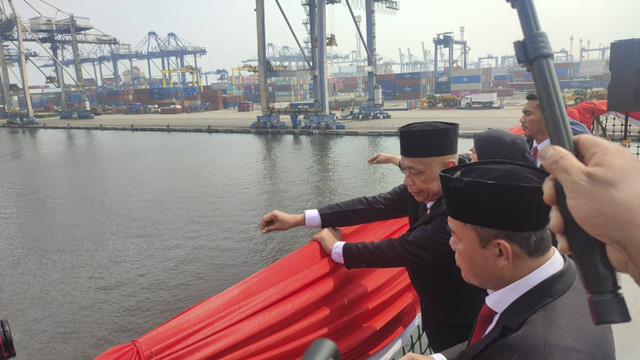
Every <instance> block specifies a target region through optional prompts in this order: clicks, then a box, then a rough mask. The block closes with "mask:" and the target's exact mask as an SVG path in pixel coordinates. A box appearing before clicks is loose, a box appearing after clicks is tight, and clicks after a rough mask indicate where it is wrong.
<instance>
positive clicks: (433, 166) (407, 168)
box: [400, 157, 444, 202]
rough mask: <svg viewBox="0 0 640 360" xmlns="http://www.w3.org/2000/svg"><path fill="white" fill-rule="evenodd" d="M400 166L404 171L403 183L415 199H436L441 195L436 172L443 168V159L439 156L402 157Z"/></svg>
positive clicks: (423, 200)
mask: <svg viewBox="0 0 640 360" xmlns="http://www.w3.org/2000/svg"><path fill="white" fill-rule="evenodd" d="M400 166H401V168H402V170H403V172H404V184H405V185H406V186H407V188H408V189H409V192H410V193H411V195H413V197H414V198H415V199H416V201H421V202H429V201H436V200H438V198H439V197H440V196H442V186H441V185H440V178H439V177H438V173H439V172H440V170H442V169H444V160H443V158H442V157H439V158H407V157H402V158H401V160H400Z"/></svg>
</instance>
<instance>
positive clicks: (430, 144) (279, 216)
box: [260, 122, 486, 351]
mask: <svg viewBox="0 0 640 360" xmlns="http://www.w3.org/2000/svg"><path fill="white" fill-rule="evenodd" d="M398 132H399V136H400V153H401V156H402V157H401V160H400V167H401V168H402V169H403V171H404V173H405V179H404V184H403V185H400V186H397V187H395V188H394V189H392V190H391V191H389V192H386V193H382V194H379V195H376V196H365V197H360V198H355V199H352V200H347V201H344V202H340V203H336V204H331V205H328V206H325V207H322V208H319V209H317V210H307V211H305V213H304V214H287V213H284V212H281V211H278V210H274V211H272V212H270V213H268V214H266V215H265V216H264V217H263V218H262V223H261V225H260V228H261V231H262V233H263V234H266V233H268V232H270V231H274V230H288V229H291V228H293V227H296V226H302V225H304V226H306V227H323V228H325V229H323V230H322V231H320V232H319V233H317V234H316V235H315V236H314V239H315V240H317V241H319V242H320V243H321V244H322V247H323V249H324V250H325V251H326V252H327V253H328V254H331V257H332V259H333V260H334V261H336V262H340V263H344V264H345V266H346V267H347V268H348V269H353V268H371V267H383V268H388V267H405V268H406V269H407V272H408V273H409V277H410V278H411V283H412V285H413V287H414V288H415V289H416V292H417V293H418V295H419V296H420V305H421V309H422V323H423V326H424V329H425V332H426V334H427V338H428V339H429V344H430V346H431V348H432V349H433V350H434V351H440V350H443V349H446V348H448V347H450V346H453V345H455V344H458V343H460V342H462V341H464V340H466V339H467V337H468V335H469V333H470V332H471V329H472V327H473V324H474V321H475V317H476V315H477V313H478V311H479V310H480V307H481V306H482V302H483V299H484V296H485V295H486V292H485V291H484V290H482V289H479V288H477V287H475V286H472V285H470V284H467V283H466V282H465V281H464V280H463V279H462V277H461V275H460V270H459V269H458V267H457V266H456V263H455V259H454V253H453V251H452V250H451V247H450V246H449V238H450V236H451V235H450V233H449V230H448V229H447V216H448V213H447V208H446V206H445V204H444V201H443V198H442V187H441V186H440V180H439V178H438V173H439V172H440V170H443V169H445V168H448V167H451V166H455V165H456V163H457V152H458V124H453V123H445V122H419V123H412V124H408V125H405V126H402V127H401V128H399V131H398ZM404 216H408V217H409V224H410V225H411V227H410V228H409V230H408V231H407V232H406V233H405V234H403V235H401V236H400V237H398V238H389V239H384V240H381V241H372V242H362V243H345V242H342V241H340V240H341V237H340V233H339V232H338V231H336V230H334V229H332V228H333V227H338V226H349V225H356V224H362V223H369V222H374V221H379V220H385V219H393V218H400V217H404Z"/></svg>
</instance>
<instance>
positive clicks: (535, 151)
mask: <svg viewBox="0 0 640 360" xmlns="http://www.w3.org/2000/svg"><path fill="white" fill-rule="evenodd" d="M531 156H533V161H535V162H538V147H537V146H534V147H533V149H531Z"/></svg>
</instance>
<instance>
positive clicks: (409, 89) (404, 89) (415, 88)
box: [396, 85, 420, 94]
mask: <svg viewBox="0 0 640 360" xmlns="http://www.w3.org/2000/svg"><path fill="white" fill-rule="evenodd" d="M413 92H417V93H419V92H420V85H407V86H398V87H396V94H398V93H413Z"/></svg>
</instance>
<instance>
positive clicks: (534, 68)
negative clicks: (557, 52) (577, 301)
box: [506, 0, 631, 325]
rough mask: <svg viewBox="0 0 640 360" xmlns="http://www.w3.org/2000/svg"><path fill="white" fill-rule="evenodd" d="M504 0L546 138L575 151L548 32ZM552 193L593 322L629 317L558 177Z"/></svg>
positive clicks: (598, 247) (524, 3) (525, 1)
mask: <svg viewBox="0 0 640 360" xmlns="http://www.w3.org/2000/svg"><path fill="white" fill-rule="evenodd" d="M506 1H507V2H508V3H511V7H513V8H515V9H516V10H517V12H518V17H519V18H520V25H521V26H522V32H523V34H524V40H522V41H516V42H515V43H514V46H515V50H516V58H517V59H518V63H520V64H522V65H524V66H525V67H526V68H527V70H528V71H530V72H531V73H532V75H533V81H534V82H535V85H536V91H537V94H538V99H540V106H541V108H542V114H543V116H544V122H545V124H546V126H547V130H548V131H549V138H550V140H551V143H552V144H553V145H558V146H560V147H563V148H565V149H567V150H569V151H571V152H572V153H575V151H574V148H573V137H572V136H571V127H570V125H569V120H567V115H566V111H565V108H564V100H563V98H562V92H561V91H560V86H559V85H558V79H557V78H556V73H555V69H554V67H553V52H552V51H551V46H550V45H549V40H548V39H547V35H546V34H545V33H544V32H542V31H541V30H540V24H539V23H538V16H537V14H536V10H535V8H534V6H533V1H532V0H506ZM556 194H557V198H558V205H559V208H560V212H561V213H562V217H563V218H564V222H565V234H566V236H567V240H568V241H569V244H570V247H571V251H572V253H573V259H574V260H575V262H576V264H577V267H578V270H579V272H580V276H581V278H582V282H583V284H584V287H585V288H586V290H587V293H588V294H589V308H590V309H591V317H592V319H593V322H594V324H596V325H600V324H615V323H621V322H627V321H630V320H631V317H630V316H629V310H628V309H627V304H626V302H625V300H624V298H623V297H622V294H620V286H619V285H618V279H617V277H616V273H615V270H614V269H613V267H612V266H611V263H610V262H609V259H608V258H607V254H606V252H605V247H604V244H603V243H602V242H600V241H597V240H596V239H595V238H593V237H592V236H591V235H589V234H587V233H586V232H585V231H584V230H583V229H582V228H580V226H579V225H578V224H577V223H576V222H575V220H574V219H573V216H571V213H570V212H569V210H568V208H567V204H566V198H565V194H564V190H563V189H562V186H561V185H560V183H558V182H556Z"/></svg>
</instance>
